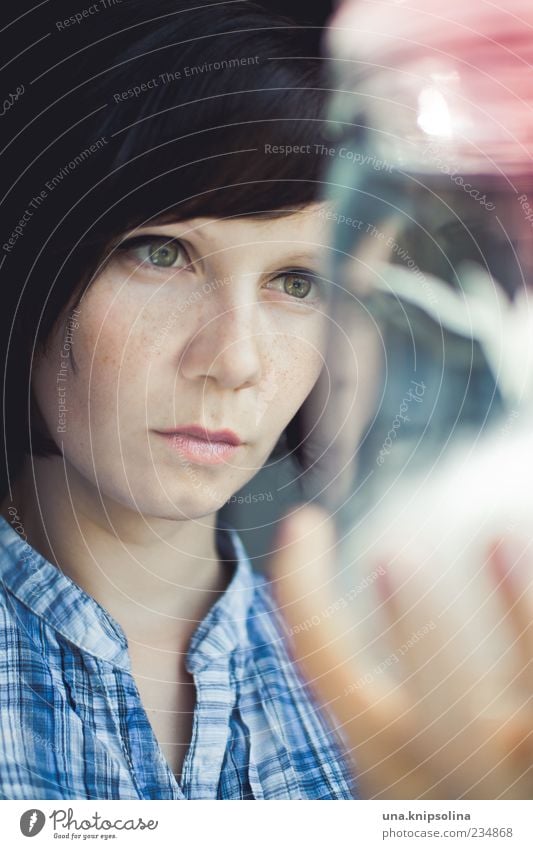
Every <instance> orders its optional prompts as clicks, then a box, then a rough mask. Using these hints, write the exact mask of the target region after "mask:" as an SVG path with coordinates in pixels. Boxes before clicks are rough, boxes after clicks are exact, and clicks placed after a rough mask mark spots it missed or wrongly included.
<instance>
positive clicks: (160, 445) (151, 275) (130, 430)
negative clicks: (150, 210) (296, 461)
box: [33, 204, 327, 518]
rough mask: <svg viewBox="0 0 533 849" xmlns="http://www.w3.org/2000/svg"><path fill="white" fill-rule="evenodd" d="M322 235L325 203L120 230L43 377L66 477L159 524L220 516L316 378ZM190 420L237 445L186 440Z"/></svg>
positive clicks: (37, 372)
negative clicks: (269, 214) (265, 215)
mask: <svg viewBox="0 0 533 849" xmlns="http://www.w3.org/2000/svg"><path fill="white" fill-rule="evenodd" d="M323 230H324V217H323V208H322V207H321V206H320V205H318V204H316V205H310V206H308V207H306V208H305V209H304V210H303V211H301V212H297V213H293V214H291V215H288V216H281V217H277V218H272V219H257V218H255V219H254V218H234V219H228V220H221V219H210V218H197V219H191V220H188V221H184V222H179V223H172V224H167V225H163V226H161V225H160V226H146V227H143V228H139V229H138V230H135V231H133V232H132V233H128V234H125V236H124V240H122V241H121V245H122V247H121V248H119V249H116V250H115V251H114V253H113V254H112V258H111V261H110V262H109V263H108V264H107V265H106V267H105V269H104V270H103V271H102V273H101V274H100V275H99V276H98V277H97V279H96V280H95V281H94V282H93V284H92V285H91V286H90V288H89V289H88V290H87V292H86V294H85V296H84V297H83V299H82V302H81V304H80V307H79V312H78V313H77V314H76V316H75V321H69V323H68V324H67V325H66V328H65V326H62V327H61V329H60V330H58V331H57V332H56V333H55V335H54V337H53V339H52V343H51V344H50V345H49V347H48V349H47V353H46V355H41V357H40V359H38V360H37V361H36V364H35V367H34V372H33V385H34V391H35V395H36V398H37V401H38V404H39V407H40V409H41V412H42V414H43V416H44V419H45V422H46V424H47V427H48V429H49V431H50V433H51V435H52V437H53V438H54V439H55V440H56V442H57V443H58V445H59V446H60V447H62V449H63V454H64V457H65V461H66V464H67V472H68V470H69V467H70V468H71V471H72V470H73V469H75V470H76V471H77V472H78V473H79V475H77V476H76V477H77V479H80V480H82V481H83V482H84V485H85V482H86V483H87V485H90V486H94V487H97V488H98V491H99V494H100V495H101V496H102V498H104V499H108V498H111V499H113V500H115V501H118V502H119V503H121V504H123V505H126V506H129V507H132V508H134V509H135V510H138V511H140V512H142V513H144V514H146V515H150V516H157V517H161V518H184V517H190V518H194V517H199V516H202V515H208V514H209V513H212V512H214V511H216V510H217V509H219V508H220V507H221V506H222V504H224V502H225V501H227V500H228V498H230V496H231V495H232V494H233V493H234V492H236V491H237V490H238V489H240V487H242V486H243V485H244V484H245V483H246V482H247V481H248V480H249V479H250V478H251V477H252V476H253V475H254V473H255V472H256V471H257V470H258V469H259V468H260V467H261V466H262V465H263V464H264V462H265V461H266V459H267V458H268V456H269V454H270V452H271V451H272V449H273V447H274V445H275V444H276V442H277V440H278V438H279V436H280V434H281V432H282V431H283V429H284V428H285V426H286V425H287V423H288V422H289V421H290V420H291V419H292V417H293V416H294V414H295V413H296V412H297V410H298V408H299V407H300V406H301V404H302V402H303V401H304V399H305V398H306V396H307V395H308V394H309V392H310V390H311V389H312V387H313V385H314V384H315V382H316V380H317V377H318V375H319V372H320V370H321V367H322V364H323V360H322V351H323V343H324V341H325V338H324V336H325V329H326V321H327V319H326V299H327V284H325V283H324V282H322V281H320V280H314V279H313V273H314V274H315V275H320V273H321V267H322V252H323V250H324V248H323V247H322V238H321V236H322V233H323ZM73 359H74V360H75V365H76V369H75V370H73V369H72V361H73ZM192 425H196V426H198V427H200V428H205V429H207V430H209V431H220V430H229V431H232V433H233V435H234V436H235V437H236V439H237V440H238V442H239V443H240V444H238V445H233V446H232V445H230V444H228V441H227V440H228V439H230V438H231V437H230V436H229V435H228V434H218V435H217V434H211V435H210V436H209V435H207V439H203V440H201V439H198V438H197V439H194V437H191V436H190V435H189V436H188V435H187V434H186V433H185V432H183V431H182V432H181V433H179V432H178V431H179V430H180V429H183V428H185V430H187V427H188V426H192ZM200 435H202V434H201V432H200ZM203 436H204V437H205V436H206V434H205V433H204V434H203ZM197 437H198V434H197ZM80 476H81V477H80Z"/></svg>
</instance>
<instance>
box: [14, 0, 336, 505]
mask: <svg viewBox="0 0 533 849" xmlns="http://www.w3.org/2000/svg"><path fill="white" fill-rule="evenodd" d="M91 9H92V11H91ZM3 37H4V39H5V40H6V43H5V45H4V48H5V49H4V52H3V55H4V57H5V56H7V57H8V64H7V66H6V68H5V71H4V72H3V85H2V90H3V91H7V92H9V93H10V95H9V100H8V101H6V102H5V103H4V114H3V116H2V118H1V120H2V127H3V129H4V135H3V144H2V148H3V153H2V157H1V160H0V161H1V169H0V170H1V172H2V177H1V179H2V183H3V186H2V196H3V222H4V224H3V228H2V251H1V260H2V265H1V267H0V280H1V287H2V290H1V291H2V294H1V297H2V322H3V324H2V327H1V331H2V332H1V338H2V342H1V345H2V348H3V350H2V353H3V355H4V356H5V363H6V367H5V370H4V379H3V405H2V409H3V412H2V419H3V429H2V430H3V451H2V454H3V467H4V468H3V476H2V477H3V480H2V484H3V486H2V489H3V492H4V493H5V491H6V488H7V487H6V475H7V474H8V473H9V477H10V479H13V478H14V477H15V476H16V474H17V472H18V469H19V468H20V464H21V462H22V460H23V458H24V454H25V452H27V451H29V450H30V447H31V450H32V452H33V453H34V454H46V453H50V452H56V453H57V450H58V449H57V448H56V446H55V443H53V441H52V440H51V438H50V437H49V436H47V435H46V433H45V432H44V428H43V425H42V421H41V420H40V416H39V411H38V410H37V409H36V405H35V403H34V401H33V396H32V394H31V392H29V386H30V363H31V356H32V350H33V348H34V344H35V345H36V346H37V349H38V347H39V346H44V345H45V344H46V341H47V340H48V339H49V337H50V334H51V332H52V330H53V329H54V327H55V326H56V323H57V322H58V320H62V321H67V320H68V311H67V309H66V308H67V306H68V305H71V306H72V304H73V298H75V299H76V298H78V299H79V297H81V294H82V292H83V291H84V289H85V288H86V287H87V286H88V285H89V284H90V282H91V279H92V278H93V277H94V275H95V274H96V273H97V272H98V269H99V268H101V264H102V263H103V262H105V258H106V256H107V255H108V253H109V250H110V248H111V246H112V245H113V244H115V243H116V241H117V239H118V238H119V237H120V235H121V234H123V233H124V232H125V231H127V230H129V229H131V228H133V227H136V226H138V225H140V224H142V223H146V222H147V221H157V223H163V222H164V221H166V220H168V221H171V220H172V221H176V220H180V219H185V218H190V217H192V216H202V215H203V216H210V217H227V216H245V215H252V216H255V215H278V214H279V215H281V214H283V213H284V212H287V211H290V210H294V209H297V208H299V207H300V206H303V205H305V204H308V203H310V202H312V201H314V200H316V199H317V198H318V196H319V188H320V174H321V167H320V157H319V156H315V155H313V153H311V155H305V154H304V155H297V154H293V155H290V156H279V155H275V154H273V153H272V147H269V145H270V146H274V145H304V144H305V145H310V146H311V147H310V150H311V151H313V150H314V145H315V144H320V143H322V141H323V136H322V133H323V123H324V121H323V113H324V101H325V94H326V85H325V83H324V81H323V79H322V71H321V63H320V61H319V60H318V59H316V58H313V56H312V52H313V50H315V48H316V31H315V30H313V29H312V28H310V29H309V28H307V27H302V26H298V25H296V24H294V23H292V22H291V21H289V20H286V19H283V18H278V17H274V16H272V15H270V14H268V13H267V12H265V10H264V9H262V8H260V7H258V6H255V5H254V4H252V3H248V2H246V1H245V2H241V0H227V2H213V3H210V2H197V0H189V2H184V0H172V2H170V0H150V2H149V3H147V2H138V0H129V2H128V0H122V1H121V2H118V0H97V2H96V3H93V4H92V6H89V4H85V5H83V6H81V7H80V8H79V9H73V7H72V3H71V2H63V0H60V1H59V2H54V3H46V4H36V5H35V8H34V9H33V10H31V11H30V12H28V13H27V14H24V15H23V16H21V17H20V18H19V19H18V20H17V21H15V22H14V23H12V24H10V25H8V26H7V27H6V28H5V29H4V32H3ZM6 51H7V52H6ZM285 435H286V438H287V447H288V449H289V450H294V451H295V452H296V453H298V444H299V442H300V426H299V419H298V417H295V419H294V420H293V422H291V424H290V425H289V427H288V428H287V431H286V434H285Z"/></svg>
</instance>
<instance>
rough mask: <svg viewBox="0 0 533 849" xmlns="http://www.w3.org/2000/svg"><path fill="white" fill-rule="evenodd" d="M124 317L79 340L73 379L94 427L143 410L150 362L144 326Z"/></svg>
mask: <svg viewBox="0 0 533 849" xmlns="http://www.w3.org/2000/svg"><path fill="white" fill-rule="evenodd" d="M133 322H134V319H132V318H131V317H129V316H127V315H126V316H123V317H122V318H121V319H120V320H119V319H118V317H115V320H111V319H109V318H108V319H106V321H105V322H103V323H101V324H98V325H96V326H91V327H86V329H85V331H84V332H83V333H80V335H79V336H78V337H77V339H76V345H75V349H74V352H75V357H76V364H77V366H78V369H77V373H76V374H75V375H74V374H72V375H71V381H72V389H73V394H74V395H75V397H76V400H77V402H78V404H79V408H80V412H81V411H83V414H82V419H83V418H85V419H86V418H87V415H88V413H87V404H88V402H89V401H90V416H91V424H92V425H93V426H96V425H98V424H99V423H104V424H105V423H106V422H109V420H111V419H114V418H115V417H116V414H117V413H118V414H119V415H121V416H124V415H125V414H128V413H133V412H134V411H135V410H136V409H141V410H142V409H143V405H144V394H145V393H146V391H147V372H148V368H149V358H148V357H147V354H146V344H145V338H144V334H143V329H142V327H141V325H138V326H137V325H134V323H133Z"/></svg>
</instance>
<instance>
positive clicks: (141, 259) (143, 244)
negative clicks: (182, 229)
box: [119, 236, 190, 268]
mask: <svg viewBox="0 0 533 849" xmlns="http://www.w3.org/2000/svg"><path fill="white" fill-rule="evenodd" d="M119 250H120V251H121V252H122V253H125V254H129V255H130V256H131V257H132V258H133V259H134V261H135V262H136V263H137V264H138V265H141V266H142V265H147V266H149V267H152V268H154V267H155V268H184V267H185V266H186V265H188V264H189V262H190V260H189V256H188V254H187V251H186V250H185V248H184V247H183V245H182V244H181V242H180V241H178V239H171V238H167V237H166V236H163V237H161V238H156V237H155V236H137V237H135V238H133V239H128V240H127V241H125V242H123V244H121V245H120V248H119Z"/></svg>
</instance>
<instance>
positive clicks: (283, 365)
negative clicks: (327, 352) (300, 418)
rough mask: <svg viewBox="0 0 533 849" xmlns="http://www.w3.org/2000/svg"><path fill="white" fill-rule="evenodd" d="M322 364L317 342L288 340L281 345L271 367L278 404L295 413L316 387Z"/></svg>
mask: <svg viewBox="0 0 533 849" xmlns="http://www.w3.org/2000/svg"><path fill="white" fill-rule="evenodd" d="M323 362H324V361H323V357H322V353H321V351H320V348H319V347H317V345H316V340H312V341H311V340H306V339H298V338H296V339H295V338H292V339H290V338H289V339H287V341H286V344H285V345H282V344H280V345H279V346H278V348H277V351H276V358H275V362H274V363H273V365H272V367H273V374H274V380H275V381H276V383H277V388H278V392H277V396H278V403H280V406H282V407H283V409H284V410H289V411H292V413H295V412H296V410H297V409H298V407H299V406H300V404H302V403H303V401H304V400H305V398H306V397H307V396H308V394H309V393H310V392H311V389H312V388H313V386H314V385H315V383H316V381H317V379H318V376H319V374H320V371H321V369H322V366H323Z"/></svg>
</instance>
